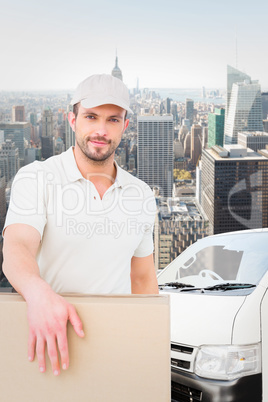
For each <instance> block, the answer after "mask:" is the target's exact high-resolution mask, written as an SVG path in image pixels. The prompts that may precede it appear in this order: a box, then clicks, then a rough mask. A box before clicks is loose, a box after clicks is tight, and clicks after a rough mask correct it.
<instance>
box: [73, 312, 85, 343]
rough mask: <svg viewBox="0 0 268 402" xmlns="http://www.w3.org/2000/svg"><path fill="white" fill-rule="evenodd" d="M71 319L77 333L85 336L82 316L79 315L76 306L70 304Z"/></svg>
mask: <svg viewBox="0 0 268 402" xmlns="http://www.w3.org/2000/svg"><path fill="white" fill-rule="evenodd" d="M69 320H70V323H71V324H72V326H73V327H74V330H75V332H76V333H77V335H78V336H80V337H81V338H83V336H84V335H85V334H84V331H83V324H82V321H81V320H80V318H79V317H78V314H77V312H76V310H75V308H74V307H73V306H72V305H70V306H69Z"/></svg>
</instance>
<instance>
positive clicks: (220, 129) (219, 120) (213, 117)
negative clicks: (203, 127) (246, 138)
mask: <svg viewBox="0 0 268 402" xmlns="http://www.w3.org/2000/svg"><path fill="white" fill-rule="evenodd" d="M224 117H225V109H223V108H221V109H217V108H215V111H214V113H209V114H208V146H209V148H211V147H212V146H213V145H220V146H223V140H224Z"/></svg>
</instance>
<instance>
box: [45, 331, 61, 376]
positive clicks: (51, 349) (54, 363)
mask: <svg viewBox="0 0 268 402" xmlns="http://www.w3.org/2000/svg"><path fill="white" fill-rule="evenodd" d="M47 353H48V356H49V359H50V362H51V367H52V371H53V374H54V375H59V374H60V363H59V356H58V350H57V344H56V339H55V338H54V337H52V336H51V337H49V338H48V339H47Z"/></svg>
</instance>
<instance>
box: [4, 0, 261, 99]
mask: <svg viewBox="0 0 268 402" xmlns="http://www.w3.org/2000/svg"><path fill="white" fill-rule="evenodd" d="M266 10H267V5H263V3H262V2H261V1H260V0H257V1H256V2H255V3H254V7H252V5H251V4H245V3H244V2H242V1H241V0H238V1H237V2H235V3H234V2H231V1H230V0H227V1H226V2H225V3H224V5H223V4H222V3H213V4H212V3H211V2H209V1H208V0H207V1H204V2H202V3H200V2H198V1H193V2H191V3H186V2H184V1H180V0H168V1H167V2H165V3H163V2H160V1H152V0H146V1H144V2H142V1H141V0H137V1H136V2H135V3H133V4H128V3H123V2H122V0H115V1H114V2H112V3H111V2H108V0H103V1H101V2H99V3H98V4H95V3H94V4H92V2H88V1H87V2H86V1H85V0H77V2H76V3H73V2H71V1H70V0H66V1H65V2H64V3H63V2H57V3H53V2H52V0H48V1H47V2H46V3H42V4H37V3H36V2H34V1H33V0H26V1H25V2H19V1H18V0H14V2H12V3H10V4H8V3H6V4H5V5H4V6H2V8H1V16H0V33H1V34H2V35H1V36H2V37H3V38H5V40H4V42H3V44H2V49H1V54H2V59H1V64H0V91H1V90H10V91H20V90H53V89H54V90H63V89H66V90H69V89H74V88H75V87H76V86H77V84H78V82H79V81H81V80H82V79H84V78H85V77H86V76H88V75H90V74H94V73H108V74H109V73H111V71H112V69H113V67H114V63H115V54H116V49H117V54H118V61H119V67H120V69H121V70H122V73H123V79H124V82H125V83H126V85H127V86H128V87H129V88H134V87H135V86H136V83H137V78H139V85H140V87H141V88H144V87H148V88H199V87H200V88H201V87H202V86H205V87H207V88H217V87H218V88H225V87H226V66H227V64H230V65H232V66H234V67H237V68H238V69H239V70H241V71H244V72H245V73H247V74H249V75H250V76H251V77H252V79H257V80H259V82H260V85H261V88H262V90H267V89H268V74H267V71H268V61H267V58H265V57H263V54H264V51H265V48H266V43H265V40H266V37H267V33H268V28H267V25H266V12H265V11H266Z"/></svg>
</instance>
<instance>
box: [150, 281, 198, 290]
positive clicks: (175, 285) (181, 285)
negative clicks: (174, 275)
mask: <svg viewBox="0 0 268 402" xmlns="http://www.w3.org/2000/svg"><path fill="white" fill-rule="evenodd" d="M167 286H168V287H171V288H176V289H180V288H194V286H193V285H189V284H188V283H182V282H167V283H164V284H163V285H158V287H159V288H164V287H167Z"/></svg>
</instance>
